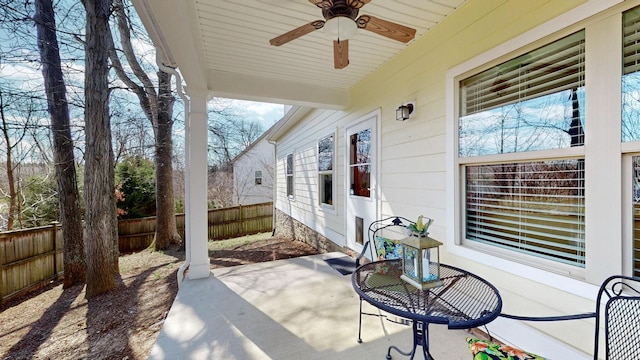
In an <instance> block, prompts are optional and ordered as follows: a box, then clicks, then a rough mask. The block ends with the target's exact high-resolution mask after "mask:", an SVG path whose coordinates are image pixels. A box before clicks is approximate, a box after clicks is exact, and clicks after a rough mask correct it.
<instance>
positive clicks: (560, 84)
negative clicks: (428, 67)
mask: <svg viewBox="0 0 640 360" xmlns="http://www.w3.org/2000/svg"><path fill="white" fill-rule="evenodd" d="M584 59H585V56H584V31H579V32H577V33H574V34H572V35H569V36H567V37H564V38H562V39H560V40H557V41H555V42H552V43H550V44H548V45H545V46H543V47H540V48H538V49H536V50H533V51H531V52H529V53H526V54H524V55H522V56H519V57H517V58H514V59H512V60H509V61H507V62H504V63H502V64H500V65H497V66H494V67H492V68H490V69H487V70H485V71H483V72H481V73H479V74H477V75H474V76H471V77H469V78H467V79H465V80H463V81H461V82H460V99H461V101H460V116H466V115H471V114H474V113H478V112H481V111H486V110H489V109H493V108H496V107H499V106H504V105H508V104H512V103H516V102H521V101H526V100H529V99H533V98H537V97H541V96H544V95H548V94H552V93H557V92H560V91H563V90H569V89H577V88H580V87H582V86H584V64H585V60H584Z"/></svg>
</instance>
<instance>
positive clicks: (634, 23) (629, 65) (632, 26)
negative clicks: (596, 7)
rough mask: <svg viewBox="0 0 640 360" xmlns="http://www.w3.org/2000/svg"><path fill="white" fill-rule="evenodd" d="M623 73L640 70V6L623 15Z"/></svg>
mask: <svg viewBox="0 0 640 360" xmlns="http://www.w3.org/2000/svg"><path fill="white" fill-rule="evenodd" d="M622 33H623V36H622V47H623V51H622V52H623V74H624V75H627V74H631V73H634V72H637V71H638V70H640V7H638V8H633V9H631V10H629V11H626V12H624V14H623V15H622Z"/></svg>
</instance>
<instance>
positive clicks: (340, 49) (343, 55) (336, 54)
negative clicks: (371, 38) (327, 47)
mask: <svg viewBox="0 0 640 360" xmlns="http://www.w3.org/2000/svg"><path fill="white" fill-rule="evenodd" d="M347 65H349V40H341V41H339V40H333V67H334V68H336V69H344V68H346V67H347Z"/></svg>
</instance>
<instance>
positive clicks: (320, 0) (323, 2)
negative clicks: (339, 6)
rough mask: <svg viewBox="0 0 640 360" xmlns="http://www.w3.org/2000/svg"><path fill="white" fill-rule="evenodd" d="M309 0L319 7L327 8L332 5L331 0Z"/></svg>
mask: <svg viewBox="0 0 640 360" xmlns="http://www.w3.org/2000/svg"><path fill="white" fill-rule="evenodd" d="M309 2H310V3H312V4H313V5H315V6H317V7H319V8H320V9H328V8H330V7H332V6H333V0H309Z"/></svg>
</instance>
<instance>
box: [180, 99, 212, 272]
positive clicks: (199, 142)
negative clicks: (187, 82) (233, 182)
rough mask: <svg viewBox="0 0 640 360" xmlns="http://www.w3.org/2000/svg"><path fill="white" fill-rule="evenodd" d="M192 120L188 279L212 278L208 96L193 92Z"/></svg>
mask: <svg viewBox="0 0 640 360" xmlns="http://www.w3.org/2000/svg"><path fill="white" fill-rule="evenodd" d="M187 92H188V94H189V97H190V99H191V100H190V103H191V104H190V108H189V121H188V123H187V124H185V128H186V129H185V130H186V132H187V133H186V139H187V144H186V147H187V149H186V156H187V159H186V172H187V174H188V175H187V176H186V181H187V192H186V194H185V196H186V211H187V214H188V215H187V217H186V219H185V220H186V223H185V236H186V237H187V244H188V245H190V246H187V248H186V251H188V252H189V254H190V255H191V264H190V265H189V273H188V275H187V276H188V278H189V280H193V279H201V278H206V277H208V276H209V252H208V249H207V240H208V239H207V233H208V231H207V226H208V216H207V97H208V96H207V93H206V92H190V91H188V90H187Z"/></svg>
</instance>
